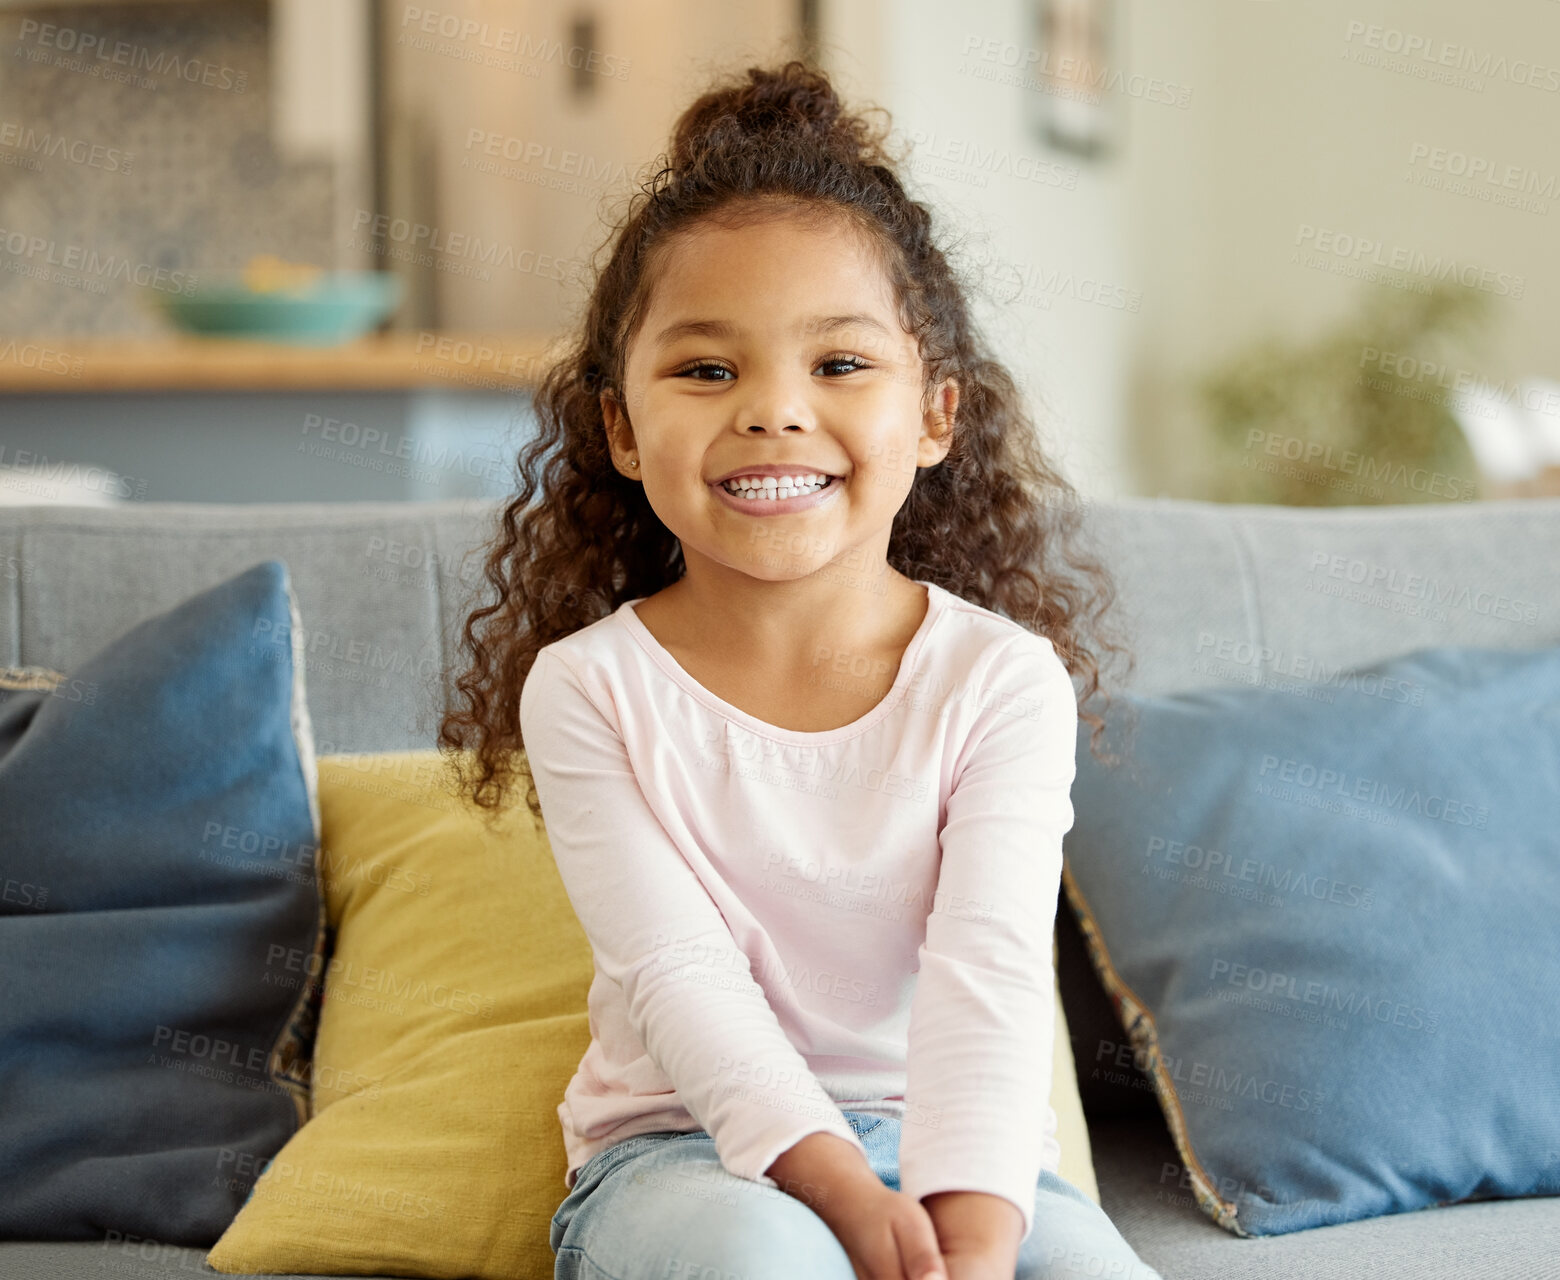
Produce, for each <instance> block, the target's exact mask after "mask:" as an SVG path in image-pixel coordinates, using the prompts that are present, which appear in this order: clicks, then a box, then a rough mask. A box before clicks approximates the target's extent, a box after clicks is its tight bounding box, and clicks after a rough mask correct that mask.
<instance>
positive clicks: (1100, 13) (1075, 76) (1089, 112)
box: [1025, 0, 1121, 159]
mask: <svg viewBox="0 0 1560 1280" xmlns="http://www.w3.org/2000/svg"><path fill="white" fill-rule="evenodd" d="M1027 7H1028V11H1029V20H1030V45H1031V51H1030V64H1029V65H1030V70H1029V75H1028V78H1027V81H1026V84H1025V91H1026V92H1025V106H1026V109H1027V111H1028V114H1029V121H1028V123H1029V129H1030V132H1031V134H1032V135H1033V136H1034V137H1035V139H1036V140H1037V141H1039V142H1043V143H1044V144H1045V145H1046V146H1048V147H1052V148H1054V149H1056V150H1058V151H1067V152H1070V153H1072V154H1073V155H1078V156H1083V157H1085V158H1087V159H1098V158H1099V157H1101V156H1104V155H1106V154H1107V153H1108V152H1110V151H1111V150H1112V149H1113V147H1114V146H1115V144H1116V141H1117V138H1116V134H1117V130H1118V128H1119V123H1118V121H1117V112H1118V111H1119V109H1120V107H1119V104H1120V97H1121V95H1120V94H1119V93H1117V92H1116V91H1115V89H1114V83H1115V81H1116V80H1118V79H1119V78H1120V69H1119V67H1118V64H1117V54H1116V52H1115V49H1114V45H1115V41H1116V31H1115V0H1027Z"/></svg>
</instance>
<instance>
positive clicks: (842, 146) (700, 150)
mask: <svg viewBox="0 0 1560 1280" xmlns="http://www.w3.org/2000/svg"><path fill="white" fill-rule="evenodd" d="M777 135H783V136H784V137H785V138H786V139H787V141H788V142H790V143H791V144H792V145H795V143H796V142H797V141H800V140H802V139H809V140H811V141H812V142H814V143H815V144H816V145H818V146H819V147H821V148H823V149H825V150H829V151H835V152H838V153H840V154H841V155H842V156H843V157H845V158H849V159H852V160H865V161H868V162H873V161H875V160H877V159H878V156H879V151H878V140H877V139H876V138H875V137H874V136H873V135H872V133H871V131H870V130H869V129H868V127H867V125H866V122H865V121H863V120H862V119H861V117H860V116H857V115H854V114H852V113H850V112H847V111H846V109H845V105H844V103H842V102H841V101H840V97H839V94H838V93H836V92H835V89H834V86H833V84H831V83H830V81H829V78H828V76H827V75H825V74H824V73H823V72H821V71H818V70H816V69H815V68H812V67H809V66H808V65H807V64H806V63H804V62H801V61H799V60H796V59H792V60H791V61H790V62H787V63H785V64H784V65H783V66H780V67H778V68H773V69H771V68H768V67H749V68H748V69H747V71H746V73H745V74H739V75H738V76H736V77H734V78H733V79H732V80H731V81H730V82H729V83H727V84H724V85H720V86H718V87H716V88H713V89H711V90H709V91H708V92H707V93H704V94H702V95H701V96H700V97H698V98H697V99H695V100H694V102H693V103H692V104H691V105H690V106H689V107H688V108H687V110H685V111H684V112H683V113H682V115H681V116H680V117H679V118H678V121H677V124H676V127H675V128H674V129H673V132H672V143H671V148H670V156H669V158H670V160H671V165H672V168H673V169H675V170H676V171H677V172H678V173H686V172H689V171H691V170H694V169H697V168H698V167H699V165H700V163H701V161H703V160H704V159H705V158H706V157H708V156H709V155H710V154H711V153H719V152H721V151H722V150H724V149H725V147H727V146H730V145H732V144H740V145H742V146H744V147H746V146H750V145H751V144H752V142H753V141H754V140H763V139H766V138H768V139H776V138H777Z"/></svg>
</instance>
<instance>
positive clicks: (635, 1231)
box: [557, 1148, 855, 1280]
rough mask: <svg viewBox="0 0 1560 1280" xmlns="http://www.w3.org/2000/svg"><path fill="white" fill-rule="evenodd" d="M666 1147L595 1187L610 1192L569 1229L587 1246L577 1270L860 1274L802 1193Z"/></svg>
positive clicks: (730, 1279) (781, 1278)
mask: <svg viewBox="0 0 1560 1280" xmlns="http://www.w3.org/2000/svg"><path fill="white" fill-rule="evenodd" d="M661 1154H662V1156H663V1159H661V1160H655V1159H652V1158H650V1157H649V1156H646V1157H642V1158H641V1159H639V1160H634V1161H630V1162H629V1163H628V1164H627V1165H625V1166H624V1167H623V1168H621V1169H618V1170H616V1171H615V1172H614V1174H613V1175H612V1176H611V1177H610V1178H609V1179H608V1180H607V1181H606V1182H605V1183H603V1185H602V1187H601V1188H600V1189H599V1191H598V1192H596V1193H593V1195H599V1194H601V1193H602V1192H605V1193H606V1194H605V1195H604V1196H603V1197H602V1198H601V1199H600V1200H598V1201H597V1202H596V1203H595V1204H594V1205H590V1206H588V1208H590V1209H592V1210H594V1212H593V1213H591V1214H590V1215H589V1216H588V1218H586V1219H584V1220H582V1221H581V1225H580V1228H579V1229H578V1230H577V1231H573V1232H570V1233H569V1234H570V1236H571V1239H570V1240H569V1242H568V1243H569V1245H571V1246H574V1247H575V1249H576V1250H577V1251H578V1253H579V1255H580V1256H579V1257H577V1258H576V1259H575V1260H574V1265H575V1266H576V1268H577V1269H576V1270H574V1271H571V1272H569V1273H568V1274H569V1275H570V1276H575V1275H577V1276H579V1277H580V1278H581V1280H598V1277H599V1276H600V1275H609V1276H611V1277H613V1280H796V1278H797V1277H799V1276H806V1277H809V1278H810V1280H855V1269H854V1268H853V1267H852V1266H851V1263H850V1258H849V1255H847V1254H846V1252H845V1249H844V1247H843V1246H842V1245H841V1244H840V1242H839V1241H838V1239H836V1237H835V1235H834V1233H833V1231H831V1230H830V1229H829V1225H828V1224H827V1223H826V1222H824V1221H823V1219H822V1218H820V1217H819V1216H818V1215H817V1214H816V1213H814V1212H813V1211H812V1210H811V1209H809V1208H808V1207H807V1206H806V1205H804V1204H802V1203H801V1201H799V1200H796V1199H794V1198H793V1197H791V1196H788V1195H786V1194H785V1193H784V1192H783V1191H780V1190H778V1189H776V1188H773V1187H766V1186H764V1185H763V1184H761V1183H758V1182H753V1181H750V1180H748V1179H746V1178H739V1177H736V1176H735V1175H733V1174H730V1173H728V1172H726V1170H725V1169H724V1168H723V1167H722V1166H721V1165H720V1163H719V1161H718V1160H716V1159H714V1157H713V1155H708V1154H704V1153H694V1152H692V1151H690V1150H689V1149H688V1148H678V1149H676V1150H675V1151H672V1152H663V1153H661ZM559 1265H560V1267H561V1266H562V1265H563V1255H562V1254H561V1253H560V1255H559ZM557 1274H558V1276H559V1277H563V1276H564V1272H563V1271H561V1270H560V1271H559V1272H558V1273H557Z"/></svg>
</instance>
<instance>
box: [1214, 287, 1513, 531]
mask: <svg viewBox="0 0 1560 1280" xmlns="http://www.w3.org/2000/svg"><path fill="white" fill-rule="evenodd" d="M1366 288H1367V293H1368V296H1367V297H1366V298H1365V300H1364V302H1363V303H1362V304H1361V306H1360V307H1359V308H1358V309H1357V311H1356V312H1355V313H1354V314H1353V315H1351V316H1350V317H1349V318H1348V319H1347V320H1345V321H1343V322H1342V323H1339V324H1337V325H1335V326H1334V327H1333V328H1331V329H1329V330H1327V331H1325V332H1324V333H1322V334H1321V335H1320V336H1318V337H1317V338H1315V339H1314V340H1312V341H1310V342H1307V343H1303V344H1292V343H1285V342H1282V341H1278V340H1276V339H1271V338H1269V339H1266V340H1263V341H1260V342H1257V343H1255V344H1253V345H1251V346H1248V347H1247V348H1245V349H1244V350H1243V351H1242V352H1241V353H1240V354H1238V355H1237V356H1236V357H1235V358H1234V359H1233V360H1231V361H1230V362H1229V363H1228V364H1226V365H1223V366H1222V367H1220V368H1219V369H1217V370H1215V371H1214V372H1212V373H1211V374H1209V375H1207V376H1206V377H1204V378H1203V379H1202V380H1201V381H1200V382H1199V384H1198V390H1199V393H1200V395H1201V397H1202V401H1203V404H1204V406H1205V408H1206V410H1207V422H1208V424H1209V429H1210V430H1211V432H1212V433H1213V436H1214V440H1215V452H1216V471H1215V475H1214V477H1213V484H1212V486H1211V488H1212V490H1213V492H1212V494H1211V495H1210V496H1211V497H1212V498H1213V500H1215V501H1221V502H1253V503H1279V504H1284V505H1289V506H1309V507H1326V506H1359V505H1366V504H1372V503H1383V504H1389V503H1408V502H1447V501H1463V500H1467V499H1470V498H1477V497H1478V491H1479V487H1480V477H1479V471H1478V466H1477V464H1476V462H1475V461H1474V457H1473V454H1472V452H1471V450H1470V449H1469V446H1468V441H1467V437H1466V436H1465V435H1464V433H1463V430H1462V427H1461V426H1460V425H1459V424H1458V422H1457V419H1456V418H1455V417H1454V416H1453V413H1452V408H1451V406H1452V404H1453V403H1455V401H1456V399H1457V397H1458V394H1459V382H1458V378H1459V371H1460V370H1465V369H1466V368H1467V367H1468V364H1469V363H1470V361H1471V355H1470V352H1471V350H1472V348H1473V346H1474V341H1475V339H1476V337H1477V336H1478V335H1480V334H1481V333H1482V332H1483V329H1484V326H1485V323H1486V321H1487V319H1488V315H1489V296H1488V295H1487V294H1484V293H1481V292H1479V291H1478V290H1476V289H1470V288H1468V287H1467V286H1465V285H1461V284H1445V283H1443V284H1439V285H1437V286H1435V287H1433V288H1432V289H1431V290H1430V291H1429V292H1427V293H1415V292H1413V291H1410V290H1397V289H1392V290H1388V289H1382V288H1380V287H1378V286H1366ZM1467 382H1468V378H1467V375H1466V374H1464V375H1462V383H1461V388H1462V389H1463V390H1466V387H1467Z"/></svg>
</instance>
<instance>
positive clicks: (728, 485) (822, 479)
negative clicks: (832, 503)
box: [722, 473, 829, 499]
mask: <svg viewBox="0 0 1560 1280" xmlns="http://www.w3.org/2000/svg"><path fill="white" fill-rule="evenodd" d="M828 480H829V478H828V476H825V475H820V474H817V473H813V474H806V475H795V476H743V477H741V478H740V479H737V480H727V481H726V482H725V483H724V484H723V485H722V488H724V489H725V490H726V492H727V493H732V494H736V495H737V496H739V497H744V498H776V499H779V498H795V497H800V496H802V495H803V494H808V493H817V492H818V490H819V489H821V488H823V487H824V485H826V484H827V483H828Z"/></svg>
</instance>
